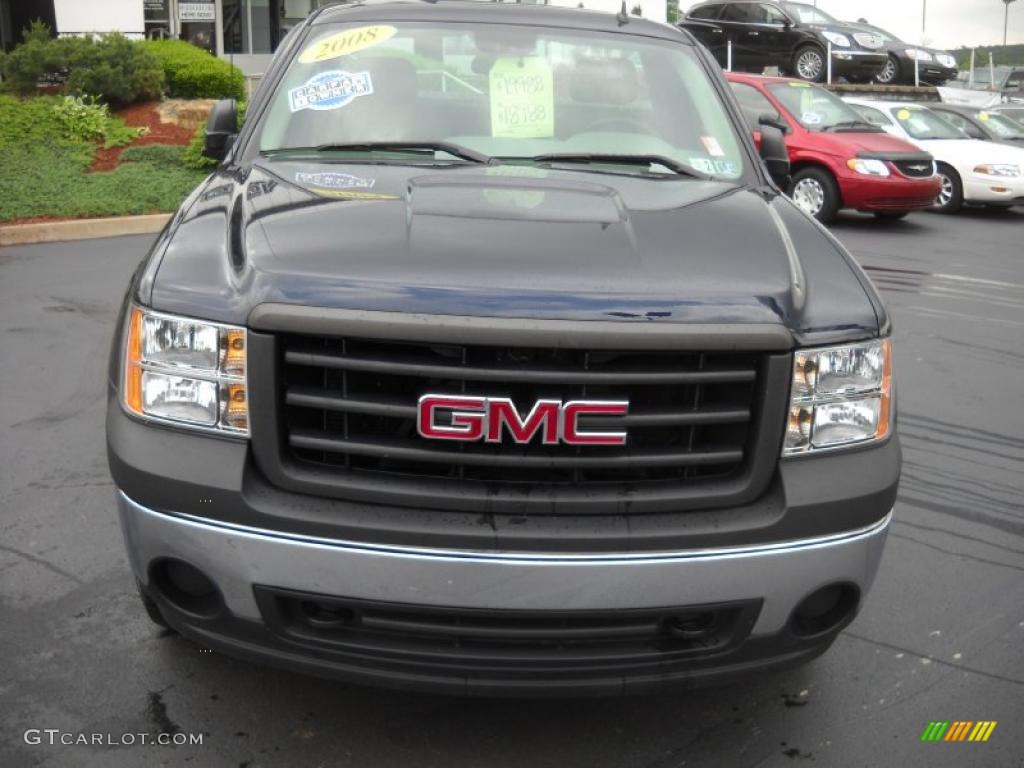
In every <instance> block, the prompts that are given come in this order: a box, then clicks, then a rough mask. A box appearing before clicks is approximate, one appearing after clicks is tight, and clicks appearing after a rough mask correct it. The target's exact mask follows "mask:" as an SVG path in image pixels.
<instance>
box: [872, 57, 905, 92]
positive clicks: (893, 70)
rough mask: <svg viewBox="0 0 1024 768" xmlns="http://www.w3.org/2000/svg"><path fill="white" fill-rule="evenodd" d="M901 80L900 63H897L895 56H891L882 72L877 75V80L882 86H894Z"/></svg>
mask: <svg viewBox="0 0 1024 768" xmlns="http://www.w3.org/2000/svg"><path fill="white" fill-rule="evenodd" d="M899 79H900V63H899V62H898V61H896V57H895V56H890V57H889V58H888V59H887V60H886V62H885V66H884V67H883V68H882V71H881V72H879V73H878V74H877V75H875V80H877V81H878V82H879V83H881V84H882V85H893V84H895V83H897V82H899Z"/></svg>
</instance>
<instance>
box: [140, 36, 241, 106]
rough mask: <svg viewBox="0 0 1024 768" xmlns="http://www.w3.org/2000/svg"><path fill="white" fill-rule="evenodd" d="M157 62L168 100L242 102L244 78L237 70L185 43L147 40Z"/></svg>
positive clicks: (146, 44) (148, 48) (146, 43)
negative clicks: (170, 97) (170, 98)
mask: <svg viewBox="0 0 1024 768" xmlns="http://www.w3.org/2000/svg"><path fill="white" fill-rule="evenodd" d="M144 45H145V47H146V49H147V50H149V51H150V52H151V53H153V54H154V55H155V56H156V57H157V59H159V61H160V64H161V66H162V67H163V71H164V79H165V81H166V83H167V92H168V95H169V96H173V97H174V98H179V99H197V98H205V99H237V100H239V101H241V100H242V99H244V98H245V76H244V75H243V74H242V71H241V70H240V69H238V68H237V67H233V66H232V65H231V64H229V63H228V62H226V61H223V60H222V59H218V58H217V57H216V56H212V55H210V54H209V53H207V52H206V51H204V50H203V49H201V48H197V47H196V46H194V45H192V44H191V43H186V42H185V41H184V40H149V41H147V42H145V43H144Z"/></svg>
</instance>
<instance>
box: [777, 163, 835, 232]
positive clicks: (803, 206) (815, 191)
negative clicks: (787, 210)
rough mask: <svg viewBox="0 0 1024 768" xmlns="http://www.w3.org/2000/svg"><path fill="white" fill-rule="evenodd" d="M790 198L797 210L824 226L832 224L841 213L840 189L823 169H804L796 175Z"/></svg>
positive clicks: (830, 175) (790, 189) (791, 186)
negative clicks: (839, 212) (807, 214)
mask: <svg viewBox="0 0 1024 768" xmlns="http://www.w3.org/2000/svg"><path fill="white" fill-rule="evenodd" d="M789 196H790V197H791V198H792V199H793V202H794V203H796V206H797V208H799V209H800V210H802V211H803V212H804V213H809V214H810V215H811V216H813V217H814V218H816V219H817V220H818V221H820V222H821V223H822V224H828V223H830V222H832V221H833V220H834V219H835V217H836V213H837V212H838V211H839V187H838V186H836V180H835V179H834V178H832V174H830V173H829V172H828V171H826V170H824V169H823V168H804V169H803V170H801V171H798V172H797V173H796V174H794V175H793V183H792V184H791V185H790V188H789Z"/></svg>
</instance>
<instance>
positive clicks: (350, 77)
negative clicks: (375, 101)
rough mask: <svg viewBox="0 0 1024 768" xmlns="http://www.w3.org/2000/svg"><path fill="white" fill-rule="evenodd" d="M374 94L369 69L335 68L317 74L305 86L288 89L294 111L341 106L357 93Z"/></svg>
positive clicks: (289, 101)
mask: <svg viewBox="0 0 1024 768" xmlns="http://www.w3.org/2000/svg"><path fill="white" fill-rule="evenodd" d="M372 93H373V82H372V81H371V80H370V73H369V72H345V71H344V70H341V69H332V70H329V71H327V72H321V73H320V74H319V75H314V76H313V77H311V78H309V80H307V81H306V82H305V83H304V84H303V85H300V86H299V87H298V88H292V89H291V90H290V91H288V106H289V107H290V108H291V111H292V112H298V111H299V110H302V109H313V110H317V111H323V110H326V109H339V108H341V107H344V106H345V105H346V104H348V103H349V102H351V101H352V100H353V99H355V98H356V97H357V96H369V95H370V94H372Z"/></svg>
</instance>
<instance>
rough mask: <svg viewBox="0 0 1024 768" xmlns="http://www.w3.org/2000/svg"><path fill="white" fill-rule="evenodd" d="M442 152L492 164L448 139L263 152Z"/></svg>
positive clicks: (297, 148)
mask: <svg viewBox="0 0 1024 768" xmlns="http://www.w3.org/2000/svg"><path fill="white" fill-rule="evenodd" d="M349 151H351V152H417V153H425V152H430V153H433V152H444V153H445V154H448V155H451V156H452V157H457V158H459V159H460V160H466V161H468V162H470V163H480V164H482V165H493V164H494V158H493V157H490V156H489V155H485V154H484V153H483V152H477V151H476V150H475V149H470V148H469V147H464V146H462V145H461V144H453V143H451V142H450V141H360V142H356V143H353V144H318V145H317V146H315V147H282V148H280V149H274V150H268V151H267V152H266V153H265V154H269V153H277V152H295V153H302V152H317V153H319V152H349Z"/></svg>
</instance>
